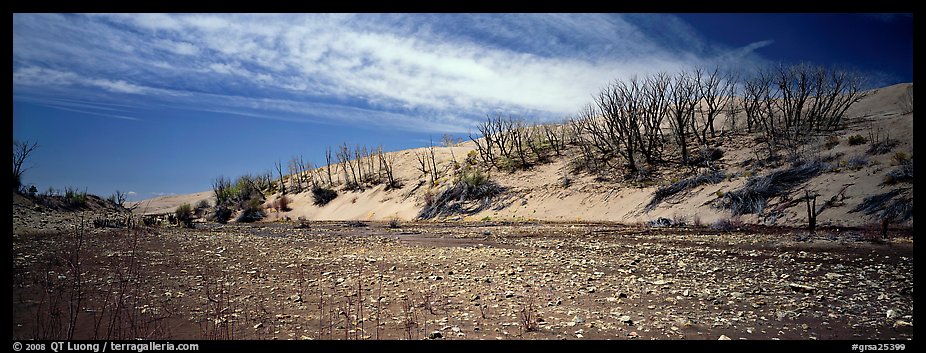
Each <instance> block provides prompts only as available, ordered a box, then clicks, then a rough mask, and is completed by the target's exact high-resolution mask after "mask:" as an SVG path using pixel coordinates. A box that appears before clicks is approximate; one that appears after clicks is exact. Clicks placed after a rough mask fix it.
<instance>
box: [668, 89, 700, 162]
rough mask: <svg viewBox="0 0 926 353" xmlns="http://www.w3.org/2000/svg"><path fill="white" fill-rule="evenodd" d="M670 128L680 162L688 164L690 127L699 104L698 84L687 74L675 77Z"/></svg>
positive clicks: (671, 96) (671, 100)
mask: <svg viewBox="0 0 926 353" xmlns="http://www.w3.org/2000/svg"><path fill="white" fill-rule="evenodd" d="M669 97H670V102H671V105H670V107H671V108H670V109H669V117H670V119H669V126H670V127H671V128H672V137H673V139H674V140H675V144H676V145H677V146H678V149H679V157H680V159H681V160H680V162H681V163H682V164H688V160H689V153H688V136H689V132H690V129H689V126H690V125H691V124H692V121H693V120H694V114H695V107H696V106H697V104H698V100H699V96H698V83H697V82H696V81H695V80H694V79H693V78H692V77H691V75H689V74H688V73H686V72H680V73H678V74H677V75H676V76H675V79H674V80H673V84H672V87H671V90H670V94H669Z"/></svg>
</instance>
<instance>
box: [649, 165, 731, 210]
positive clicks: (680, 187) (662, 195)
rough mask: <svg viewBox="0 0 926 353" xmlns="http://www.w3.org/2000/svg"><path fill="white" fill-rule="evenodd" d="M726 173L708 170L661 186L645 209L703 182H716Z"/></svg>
mask: <svg viewBox="0 0 926 353" xmlns="http://www.w3.org/2000/svg"><path fill="white" fill-rule="evenodd" d="M725 177H726V175H725V174H724V173H723V172H721V171H714V172H708V173H704V174H700V175H697V176H694V177H691V178H688V179H684V180H681V181H678V182H675V183H672V184H670V185H668V186H664V187H661V188H659V189H657V190H656V192H654V193H653V198H652V199H650V202H649V203H648V204H646V207H645V208H644V209H645V210H646V211H652V210H653V209H655V208H656V206H659V204H660V203H661V202H662V201H663V200H665V199H666V198H669V197H672V196H673V195H676V194H678V193H680V192H682V191H687V190H691V189H694V188H696V187H698V186H701V185H705V184H716V183H719V182H721V181H723V180H724V178H725Z"/></svg>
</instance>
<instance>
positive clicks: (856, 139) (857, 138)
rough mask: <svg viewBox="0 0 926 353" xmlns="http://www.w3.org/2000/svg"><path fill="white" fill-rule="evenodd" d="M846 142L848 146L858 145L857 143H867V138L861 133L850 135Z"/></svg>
mask: <svg viewBox="0 0 926 353" xmlns="http://www.w3.org/2000/svg"><path fill="white" fill-rule="evenodd" d="M846 142H848V143H849V146H858V145H864V144H866V143H868V139H866V138H865V137H864V136H862V135H852V136H849V138H848V139H847V140H846Z"/></svg>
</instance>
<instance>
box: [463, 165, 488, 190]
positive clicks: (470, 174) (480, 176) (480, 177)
mask: <svg viewBox="0 0 926 353" xmlns="http://www.w3.org/2000/svg"><path fill="white" fill-rule="evenodd" d="M460 180H462V181H463V183H465V184H466V186H467V187H469V188H471V189H475V188H478V187H480V186H483V185H485V184H486V183H487V182H488V181H489V177H488V176H487V175H486V174H485V173H483V172H482V171H480V170H478V169H471V170H467V171H464V172H463V176H462V178H460Z"/></svg>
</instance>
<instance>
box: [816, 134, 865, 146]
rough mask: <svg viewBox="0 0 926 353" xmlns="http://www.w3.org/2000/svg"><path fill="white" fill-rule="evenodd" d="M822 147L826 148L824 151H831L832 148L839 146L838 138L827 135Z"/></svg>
mask: <svg viewBox="0 0 926 353" xmlns="http://www.w3.org/2000/svg"><path fill="white" fill-rule="evenodd" d="M859 137H861V136H859ZM823 146H826V149H828V150H831V149H833V147H836V146H839V136H836V135H827V136H826V140H824V141H823Z"/></svg>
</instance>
